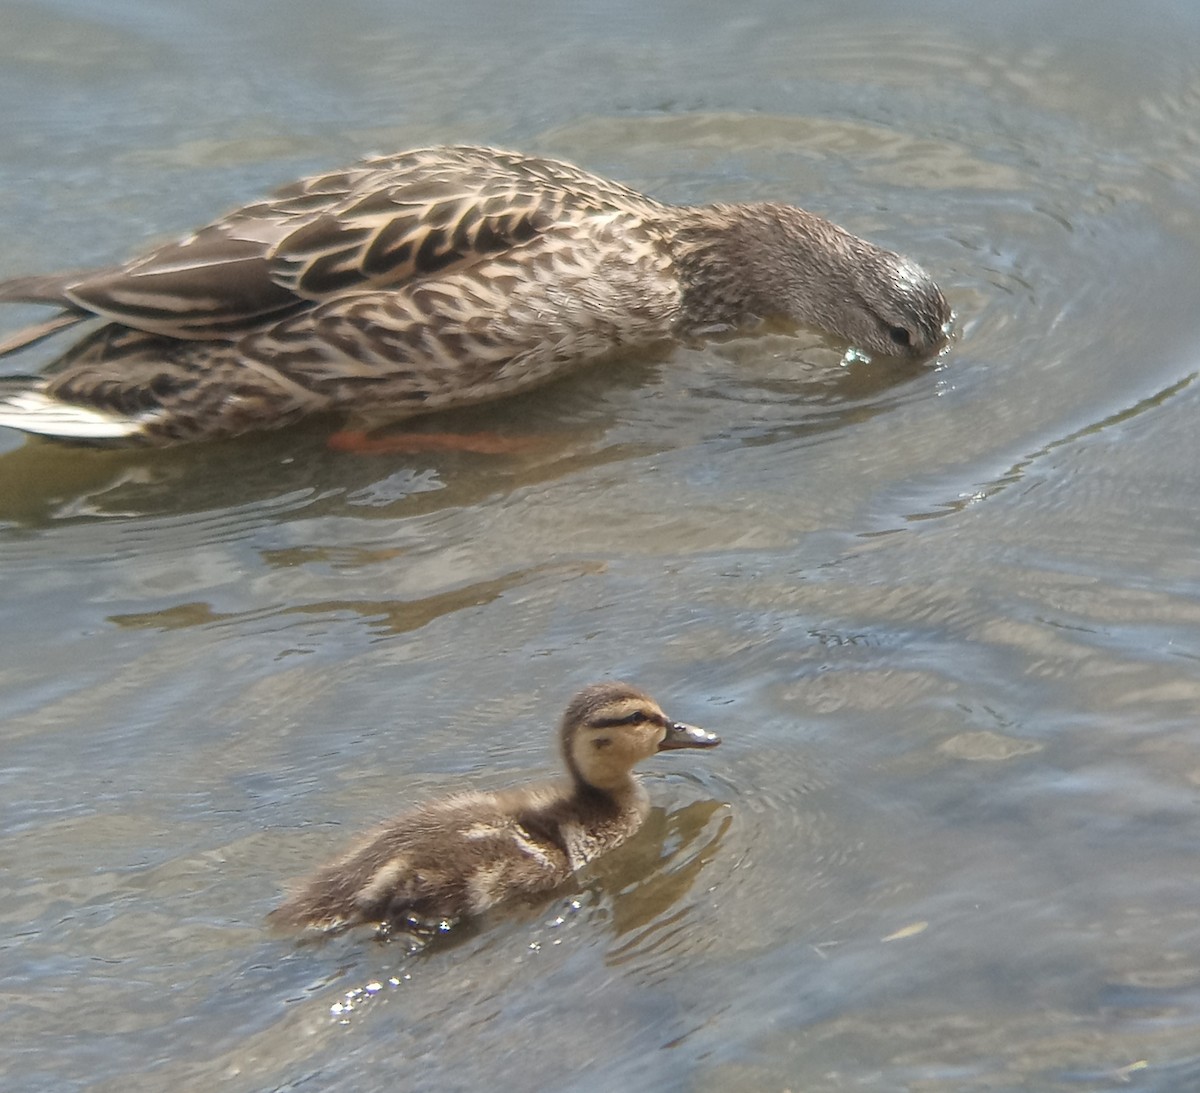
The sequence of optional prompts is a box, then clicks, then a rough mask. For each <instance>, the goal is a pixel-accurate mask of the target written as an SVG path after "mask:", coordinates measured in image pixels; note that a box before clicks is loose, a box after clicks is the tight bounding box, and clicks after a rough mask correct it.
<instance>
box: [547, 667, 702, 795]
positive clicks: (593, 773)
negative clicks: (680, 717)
mask: <svg viewBox="0 0 1200 1093" xmlns="http://www.w3.org/2000/svg"><path fill="white" fill-rule="evenodd" d="M720 742H721V738H720V737H719V736H717V735H716V734H715V733H711V732H707V731H705V730H704V729H699V728H696V726H695V725H685V724H683V723H681V722H678V721H672V720H671V719H670V718H669V717H667V715H666V714H665V713H663V711H662V708H661V707H660V706H659V704H658V703H657V702H655V701H654V699H652V698H651V697H650V696H649V695H648V694H646V693H645V692H644V691H640V690H638V689H637V688H636V687H632V686H630V685H629V684H628V683H615V682H614V683H593V684H592V685H591V686H590V687H587V688H585V689H584V690H582V691H580V692H579V694H577V695H576V696H575V697H574V698H573V699H572V700H571V704H570V705H569V706H568V707H567V712H566V713H565V714H563V719H562V749H563V758H564V760H565V761H566V764H567V769H568V770H569V771H570V772H571V776H572V777H573V778H574V779H575V782H576V783H577V784H581V785H586V786H594V787H595V788H597V789H603V790H613V789H617V788H619V787H620V786H622V785H625V784H626V783H627V782H628V781H629V776H630V771H631V770H632V769H633V767H634V765H635V764H637V763H639V762H641V761H642V760H643V759H646V758H648V757H649V756H651V755H654V754H655V752H659V751H667V750H669V749H672V748H712V747H715V746H716V745H717V744H719V743H720Z"/></svg>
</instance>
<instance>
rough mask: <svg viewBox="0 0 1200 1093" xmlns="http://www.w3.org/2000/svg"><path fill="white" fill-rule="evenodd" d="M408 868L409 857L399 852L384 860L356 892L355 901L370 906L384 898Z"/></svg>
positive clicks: (360, 904)
mask: <svg viewBox="0 0 1200 1093" xmlns="http://www.w3.org/2000/svg"><path fill="white" fill-rule="evenodd" d="M407 869H408V859H407V858H406V857H405V856H404V855H403V854H399V855H397V856H396V857H394V858H391V859H389V860H388V861H386V862H384V864H383V865H381V866H380V867H379V868H378V869H376V870H375V872H374V873H372V874H371V879H370V880H368V881H367V883H366V884H364V885H363V886H362V887H361V888H360V889H359V890H358V891H357V892H356V893H355V894H354V902H355V903H357V904H359V906H363V907H368V906H371V905H372V904H374V903H375V902H376V901H378V900H380V899H382V898H383V897H384V896H385V895H386V894H387V893H388V892H389V891H390V890H391V889H393V888H394V887H395V886H396V882H397V881H398V880H399V879H400V877H401V876H403V874H404V872H405V870H407Z"/></svg>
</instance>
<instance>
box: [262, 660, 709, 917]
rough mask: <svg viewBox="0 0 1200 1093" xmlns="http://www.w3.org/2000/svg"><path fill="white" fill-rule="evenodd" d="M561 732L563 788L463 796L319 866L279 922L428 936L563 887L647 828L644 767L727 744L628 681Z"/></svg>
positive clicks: (578, 709)
mask: <svg viewBox="0 0 1200 1093" xmlns="http://www.w3.org/2000/svg"><path fill="white" fill-rule="evenodd" d="M559 731H560V738H561V744H562V754H563V760H564V762H565V764H566V767H567V774H568V777H567V779H566V780H565V782H563V783H562V784H557V785H556V784H551V785H541V786H526V787H522V788H518V789H511V790H502V791H500V792H496V793H462V794H457V795H455V796H452V797H447V798H445V799H443V800H439V801H433V802H431V803H429V804H425V805H422V806H420V807H418V808H415V809H413V810H412V811H410V812H406V813H404V814H402V815H401V816H398V817H397V818H396V819H394V820H392V821H391V823H389V824H387V825H386V826H385V827H383V828H381V829H380V830H379V831H377V832H375V833H374V834H372V835H368V836H367V837H366V838H365V839H363V840H362V841H361V842H360V843H359V844H358V845H357V846H354V847H351V848H350V849H349V850H348V851H346V853H344V854H343V855H342V856H341V857H339V858H336V859H334V860H333V861H332V862H330V863H329V864H328V865H326V866H325V867H324V868H323V869H321V870H319V871H318V872H317V873H316V874H315V875H313V876H312V877H311V878H310V879H309V880H308V881H306V882H304V883H303V884H302V885H301V887H300V888H299V890H298V891H297V893H296V894H295V895H294V896H292V898H291V899H289V900H288V901H287V902H286V903H284V904H283V905H282V906H280V907H279V908H277V909H276V910H274V911H272V912H271V914H270V915H269V916H268V918H269V921H271V922H272V923H274V924H276V925H281V926H293V927H296V926H313V927H319V928H322V929H326V930H329V929H337V928H344V927H348V926H353V925H356V924H358V923H375V924H377V925H380V926H383V927H385V928H390V927H399V928H401V929H403V930H410V931H413V932H416V933H424V932H428V931H430V930H433V929H438V928H446V927H448V926H449V925H450V924H452V923H453V922H455V921H457V920H458V919H461V918H463V917H466V916H469V915H477V914H480V913H481V912H483V911H486V910H487V909H488V908H490V907H492V906H494V905H495V904H497V903H500V902H501V901H503V900H506V899H509V898H512V897H516V896H521V895H529V894H532V893H536V892H543V891H546V890H548V889H551V888H554V887H556V886H558V885H559V884H561V883H562V882H563V881H565V880H567V878H568V877H570V876H571V874H572V873H574V872H575V871H576V870H577V869H579V868H580V867H581V866H583V865H584V864H585V863H587V862H589V861H591V860H592V859H593V858H595V857H597V856H598V855H600V854H602V853H604V852H605V851H607V850H612V849H613V848H614V847H616V846H619V845H620V844H621V843H623V842H624V841H625V840H626V839H627V838H629V836H630V835H632V834H633V833H634V832H635V831H637V829H638V828H639V827H640V826H641V824H642V821H643V820H644V819H645V817H646V814H647V812H648V811H649V808H650V803H649V800H648V798H647V795H646V791H645V789H644V788H643V786H642V785H641V783H640V782H639V781H638V779H637V777H636V776H635V775H634V774H633V767H634V765H635V764H637V763H638V762H640V761H641V760H642V759H646V758H648V757H649V756H651V755H653V754H655V752H659V751H666V750H668V749H672V748H711V747H715V746H716V745H717V744H719V743H720V738H719V737H717V736H716V735H714V734H713V733H710V732H706V731H705V730H704V729H698V728H696V727H695V726H693V725H684V724H681V723H679V722H677V721H672V720H671V719H670V718H668V717H667V715H666V714H664V713H663V711H662V709H661V708H660V707H659V705H658V703H657V702H655V701H654V699H652V698H651V697H650V696H649V695H647V694H645V693H643V692H642V691H639V690H638V689H637V688H636V687H631V686H629V685H628V684H626V683H596V684H593V685H592V686H590V687H588V688H587V689H585V690H584V691H582V692H580V693H579V694H578V695H576V696H575V698H574V699H573V700H572V701H571V704H570V705H569V706H568V707H567V711H566V713H565V714H564V715H563V719H562V725H561V727H560V730H559Z"/></svg>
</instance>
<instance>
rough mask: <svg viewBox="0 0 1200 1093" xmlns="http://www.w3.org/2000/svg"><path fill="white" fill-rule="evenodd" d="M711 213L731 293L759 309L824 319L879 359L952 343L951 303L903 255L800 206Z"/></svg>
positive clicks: (917, 354) (816, 322) (722, 275)
mask: <svg viewBox="0 0 1200 1093" xmlns="http://www.w3.org/2000/svg"><path fill="white" fill-rule="evenodd" d="M705 215H706V217H707V221H708V224H709V226H710V229H709V230H711V228H712V227H718V226H719V231H720V234H721V235H722V236H723V237H724V243H723V244H721V245H719V247H718V248H717V251H709V253H710V254H712V255H713V256H714V257H716V255H717V252H720V251H723V252H724V253H723V254H722V255H721V256H720V257H719V258H717V261H716V263H714V264H715V265H719V266H722V267H724V268H723V269H722V270H720V272H717V273H716V274H715V276H716V277H717V278H718V279H720V280H723V281H724V282H725V287H724V293H723V294H724V295H725V296H726V298H729V297H734V296H736V297H738V298H739V300H740V305H741V307H743V308H744V309H745V310H746V311H748V312H749V313H750V314H753V315H757V316H758V317H759V318H763V319H771V318H777V319H783V320H785V321H788V322H794V323H799V324H804V325H808V326H815V327H817V328H818V329H820V330H824V331H826V332H827V333H830V334H833V335H835V336H837V337H839V338H842V339H844V340H845V341H847V342H849V343H850V344H851V345H852V346H853V347H855V348H856V349H861V350H863V351H864V352H866V353H870V354H872V355H876V356H884V357H909V358H917V359H920V358H924V357H931V356H933V355H934V354H935V353H937V352H938V351H939V350H940V349H941V348H942V347H943V346H944V345H945V344H946V340H947V337H948V330H949V323H950V318H951V314H950V305H949V304H947V302H946V298H945V297H944V296H943V295H942V293H941V290H940V289H939V288H938V286H937V285H936V284H935V283H934V281H933V279H932V278H931V277H930V276H929V274H928V273H926V272H925V271H924V270H923V269H922V268H921V267H920V266H918V265H917V264H916V263H915V262H912V261H910V260H909V259H907V258H905V257H903V256H902V255H899V254H896V253H895V252H894V251H890V250H884V249H883V248H882V247H877V246H875V245H874V244H873V243H868V242H867V241H866V240H865V239H859V238H858V237H857V236H855V235H851V234H850V233H849V232H847V231H845V230H843V229H842V228H839V227H838V226H837V225H836V224H834V223H831V222H830V221H828V220H826V219H824V218H823V217H820V216H816V215H815V214H813V213H810V212H807V211H805V210H804V209H799V208H796V207H795V206H794V205H784V204H779V203H775V202H762V203H758V204H751V205H724V206H722V205H716V206H709V207H708V209H707V210H706V212H705ZM710 238H712V237H711V236H710ZM707 274H708V277H710V278H711V277H713V276H714V274H713V267H712V265H710V266H709V269H708V271H707Z"/></svg>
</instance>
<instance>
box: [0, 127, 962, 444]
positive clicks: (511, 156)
mask: <svg viewBox="0 0 1200 1093" xmlns="http://www.w3.org/2000/svg"><path fill="white" fill-rule="evenodd" d="M2 301H7V302H24V303H35V304H47V305H50V306H52V307H55V308H57V309H58V311H57V313H56V314H55V315H54V316H52V317H51V318H49V319H47V320H46V321H45V322H43V323H40V324H38V325H36V326H32V327H28V328H26V329H24V330H21V331H18V332H17V333H16V334H14V335H13V336H11V337H10V338H9V339H8V340H7V341H6V342H4V343H2V344H0V356H3V355H7V354H10V353H14V352H16V351H18V350H20V349H23V348H25V347H26V346H29V345H32V344H34V343H35V342H38V341H41V340H42V339H43V338H46V337H49V336H51V335H53V334H56V333H59V332H60V331H63V330H65V329H68V328H70V327H73V326H75V325H76V324H79V323H83V322H85V321H87V320H98V324H97V325H96V326H95V328H94V329H92V330H91V332H90V333H88V334H87V335H86V336H84V337H83V338H81V339H80V340H79V341H77V342H76V343H75V344H74V345H72V346H71V347H70V348H68V349H67V350H66V351H65V352H64V353H63V354H62V355H61V356H60V357H59V358H58V359H57V360H56V361H55V362H54V363H53V364H52V365H51V366H50V367H49V368H48V369H47V371H46V373H45V374H44V375H42V376H18V377H12V378H8V379H5V380H3V381H0V424H2V425H7V426H11V427H13V428H16V429H21V430H24V431H26V432H30V433H40V434H44V435H46V436H51V437H57V438H59V439H68V440H74V441H85V442H92V443H108V444H159V445H161V444H170V443H175V442H179V441H187V440H198V439H203V438H206V437H216V436H232V435H235V434H238V433H243V432H247V431H249V430H253V429H265V428H274V427H277V426H281V425H285V424H288V423H289V422H293V421H296V420H297V419H299V418H302V417H304V416H306V415H309V414H313V413H319V412H340V413H344V414H346V415H348V416H349V417H350V418H351V419H352V420H356V424H358V425H359V426H360V427H366V426H369V425H376V424H380V423H382V422H384V421H395V420H400V419H402V418H406V417H411V416H413V415H416V414H423V413H428V412H430V411H434V410H442V409H446V408H448V407H453V406H463V405H468V404H471V403H476V402H481V401H484V400H488V399H495V398H500V397H501V396H505V395H510V394H513V393H514V392H517V391H522V390H525V389H526V388H530V387H533V386H535V385H537V384H540V383H543V382H545V381H547V380H549V379H551V378H552V377H554V376H558V375H560V374H562V373H564V372H566V371H568V370H570V369H572V368H575V367H577V366H580V365H584V364H588V363H593V362H597V361H600V360H603V359H605V358H609V357H612V356H614V355H616V354H619V353H623V352H628V351H629V350H632V349H637V348H639V347H646V346H649V345H652V344H654V343H660V342H664V341H666V340H669V339H671V338H675V337H679V336H681V335H693V334H703V333H707V332H712V331H718V330H724V329H730V328H734V327H737V326H739V325H742V324H745V323H747V322H749V321H751V320H754V319H773V318H774V319H781V320H784V321H787V322H793V323H797V324H805V325H810V326H813V327H817V328H819V329H821V330H822V331H825V332H827V333H829V334H832V335H834V336H836V337H838V338H840V339H843V340H844V341H846V342H849V343H850V344H852V345H853V346H855V347H857V348H858V349H860V350H863V351H865V352H867V353H869V354H883V355H891V356H903V357H924V356H929V355H932V354H933V353H935V352H937V351H938V349H939V348H941V346H942V345H943V344H944V343H945V339H946V324H947V322H948V320H949V317H950V311H949V308H948V306H947V304H946V301H945V299H944V298H943V296H942V294H941V292H940V291H939V290H938V288H937V286H936V285H935V284H934V283H933V281H932V280H931V279H930V278H929V276H928V275H927V274H926V273H925V272H924V271H923V270H922V269H921V268H920V267H919V266H917V265H915V264H914V263H913V262H910V261H908V260H907V259H905V258H902V257H901V256H900V255H898V254H894V253H893V252H891V251H887V250H882V249H880V248H879V247H876V246H873V245H872V244H870V243H867V242H865V241H864V240H862V239H858V238H856V237H855V236H853V235H850V234H848V233H847V232H845V231H843V230H842V229H841V228H838V227H836V226H835V225H834V224H831V223H830V222H829V221H827V220H823V219H822V218H821V217H819V216H814V215H813V214H812V213H808V212H805V211H804V210H802V209H798V208H795V207H793V206H790V205H783V204H776V203H772V202H766V203H757V204H746V205H724V204H718V205H705V206H697V207H689V206H673V205H664V204H662V203H661V202H658V201H655V200H653V199H652V198H649V197H646V196H644V195H642V194H640V193H637V192H636V191H634V190H631V189H629V188H628V187H626V186H623V185H621V184H620V183H617V182H610V181H608V180H606V179H603V178H600V177H598V176H596V175H593V174H589V173H588V172H586V171H583V170H581V169H580V168H578V167H574V166H572V165H571V164H569V163H562V162H559V161H556V160H551V159H542V158H538V157H535V156H526V155H521V154H519V153H515V152H504V151H499V150H497V149H494V148H476V147H444V148H423V149H418V150H416V151H409V152H401V153H400V154H398V155H391V156H382V157H377V158H373V159H367V160H363V161H362V162H360V163H358V164H356V165H354V166H352V167H349V168H347V169H346V170H342V171H335V172H333V173H331V174H325V175H319V176H316V177H313V178H307V179H304V180H302V181H300V182H296V183H294V184H292V185H290V186H286V187H284V188H283V189H281V190H278V191H276V192H275V193H274V194H273V195H271V196H270V197H268V198H267V199H265V200H263V201H259V202H257V203H255V204H251V205H247V206H245V207H243V208H240V209H237V210H235V211H234V212H231V213H229V214H228V215H226V216H224V217H222V218H220V219H219V220H216V221H214V222H213V223H211V224H209V225H208V226H207V227H204V228H201V229H200V230H199V231H197V232H195V233H194V234H192V235H190V236H188V237H187V238H186V239H183V240H181V241H179V242H176V243H169V244H167V245H165V246H161V247H158V248H156V249H154V250H151V251H149V252H147V253H145V254H143V255H141V256H140V257H137V258H134V259H132V260H130V261H128V262H126V263H124V264H123V265H118V266H113V267H110V268H107V269H100V270H92V271H71V272H67V273H60V274H50V275H45V276H33V277H22V278H16V279H14V280H10V281H7V282H0V302H2Z"/></svg>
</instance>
